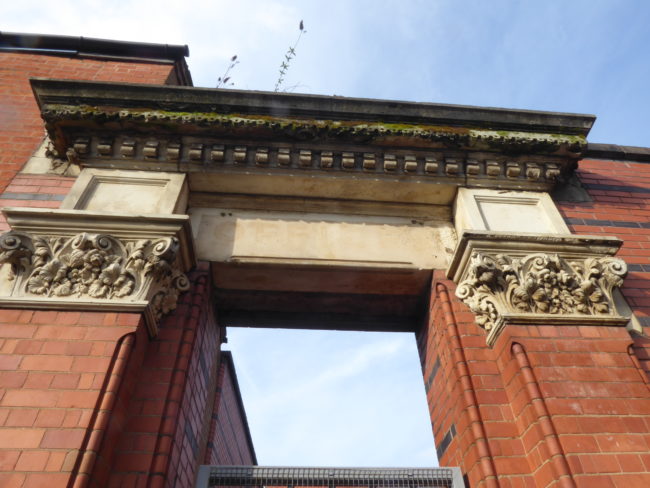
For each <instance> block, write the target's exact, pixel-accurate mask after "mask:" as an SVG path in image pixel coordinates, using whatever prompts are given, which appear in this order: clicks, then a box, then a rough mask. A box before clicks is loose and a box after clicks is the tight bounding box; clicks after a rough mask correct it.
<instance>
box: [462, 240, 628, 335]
mask: <svg viewBox="0 0 650 488" xmlns="http://www.w3.org/2000/svg"><path fill="white" fill-rule="evenodd" d="M619 246H620V241H618V240H617V239H611V238H601V237H597V238H596V237H585V236H553V235H550V236H549V235H533V234H527V235H513V234H507V233H494V232H492V233H488V232H472V233H465V234H464V235H463V236H462V238H461V242H460V243H459V247H458V249H457V252H456V254H455V256H454V259H453V263H452V267H451V268H450V272H449V274H450V277H452V278H453V279H454V280H455V281H456V283H457V284H458V287H457V289H456V295H457V296H458V297H459V298H460V299H461V300H463V302H465V303H466V304H467V305H468V306H469V308H470V309H471V310H472V312H474V313H475V314H476V322H477V323H478V324H479V325H480V326H481V327H483V328H484V329H485V330H486V331H487V333H488V337H487V340H488V344H490V345H492V344H493V343H494V341H495V340H496V337H497V336H498V334H499V333H500V331H501V330H502V329H503V327H504V326H505V325H507V324H508V323H518V324H554V323H564V324H566V323H591V324H598V323H605V324H609V325H623V324H625V323H626V322H627V320H628V319H627V318H625V317H621V316H620V315H619V314H618V312H617V310H616V307H615V304H614V296H613V293H614V290H615V289H616V288H618V287H620V286H621V285H622V283H623V279H624V278H625V276H626V274H627V266H626V264H625V262H624V261H623V260H621V259H619V258H615V257H613V254H614V253H615V252H616V250H617V249H618V247H619Z"/></svg>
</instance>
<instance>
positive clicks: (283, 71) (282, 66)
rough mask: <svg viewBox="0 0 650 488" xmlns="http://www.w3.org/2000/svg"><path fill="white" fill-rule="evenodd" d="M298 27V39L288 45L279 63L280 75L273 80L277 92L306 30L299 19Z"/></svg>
mask: <svg viewBox="0 0 650 488" xmlns="http://www.w3.org/2000/svg"><path fill="white" fill-rule="evenodd" d="M298 29H299V30H300V32H299V34H298V39H296V42H295V43H294V44H293V46H291V47H289V49H288V50H287V52H286V53H285V55H284V60H283V61H282V63H281V64H280V76H279V77H278V81H276V82H275V89H274V91H276V92H278V91H280V88H281V87H282V83H284V75H285V74H286V73H287V70H288V69H289V65H290V64H291V60H292V59H293V58H295V57H296V48H297V47H298V43H299V42H300V38H301V37H302V35H303V34H306V33H307V31H306V30H305V24H304V23H303V21H302V20H301V21H300V24H299V25H298Z"/></svg>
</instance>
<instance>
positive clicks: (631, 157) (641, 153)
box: [582, 142, 650, 162]
mask: <svg viewBox="0 0 650 488" xmlns="http://www.w3.org/2000/svg"><path fill="white" fill-rule="evenodd" d="M582 157H583V158H584V159H590V158H591V159H614V160H621V161H639V162H650V147H639V146H619V145H618V144H600V143H593V142H590V143H588V144H587V149H586V151H585V152H584V153H583V155H582Z"/></svg>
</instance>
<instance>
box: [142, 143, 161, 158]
mask: <svg viewBox="0 0 650 488" xmlns="http://www.w3.org/2000/svg"><path fill="white" fill-rule="evenodd" d="M158 145H159V143H158V141H147V142H146V143H145V145H144V147H143V148H142V155H143V156H144V157H145V158H146V159H156V158H158Z"/></svg>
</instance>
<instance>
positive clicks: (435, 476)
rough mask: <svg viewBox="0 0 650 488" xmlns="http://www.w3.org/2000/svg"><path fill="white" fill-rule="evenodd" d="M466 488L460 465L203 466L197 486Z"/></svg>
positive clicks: (239, 487)
mask: <svg viewBox="0 0 650 488" xmlns="http://www.w3.org/2000/svg"><path fill="white" fill-rule="evenodd" d="M208 487H224V488H225V487H228V488H233V487H236V488H276V487H277V488H316V487H318V488H321V487H327V488H354V487H367V488H435V487H446V488H462V487H463V482H462V478H461V474H460V469H459V468H299V467H265V466H201V468H200V469H199V476H198V479H197V483H196V488H208Z"/></svg>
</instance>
